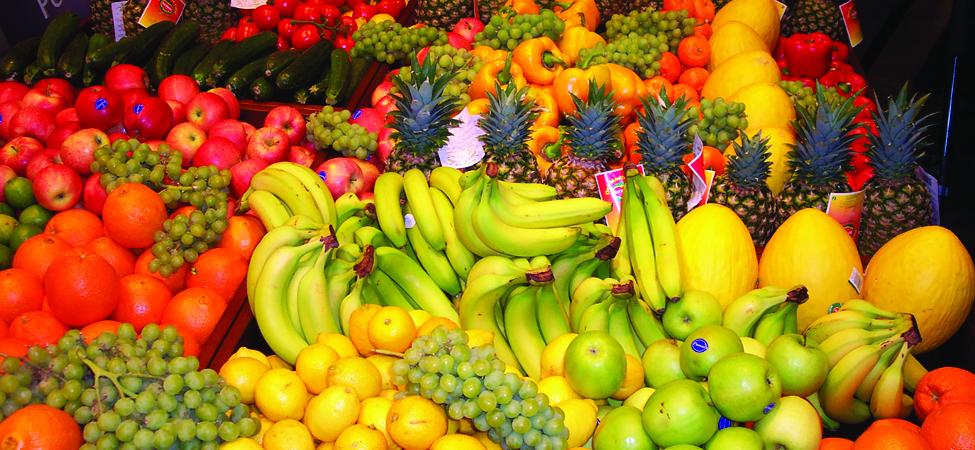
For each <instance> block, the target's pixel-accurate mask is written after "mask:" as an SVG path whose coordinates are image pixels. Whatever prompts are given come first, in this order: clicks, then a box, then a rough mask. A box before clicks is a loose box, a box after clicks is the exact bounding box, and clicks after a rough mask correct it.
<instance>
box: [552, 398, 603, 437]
mask: <svg viewBox="0 0 975 450" xmlns="http://www.w3.org/2000/svg"><path fill="white" fill-rule="evenodd" d="M594 406H595V404H594V403H591V402H587V401H586V399H574V400H566V401H564V402H562V403H561V404H560V405H559V408H562V412H564V413H565V427H566V428H568V429H569V439H568V441H569V447H579V446H581V445H583V444H585V443H586V441H588V440H589V438H590V437H592V433H593V432H594V431H596V412H597V411H598V408H594Z"/></svg>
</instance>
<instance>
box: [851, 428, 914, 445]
mask: <svg viewBox="0 0 975 450" xmlns="http://www.w3.org/2000/svg"><path fill="white" fill-rule="evenodd" d="M850 449H851V450H933V448H932V447H931V445H929V444H928V443H927V442H926V441H925V440H924V438H922V437H921V435H920V434H918V433H917V432H914V431H911V430H907V429H904V428H900V427H876V428H868V429H867V431H864V432H863V434H861V435H860V437H858V438H857V440H856V441H854V442H853V446H852V447H850Z"/></svg>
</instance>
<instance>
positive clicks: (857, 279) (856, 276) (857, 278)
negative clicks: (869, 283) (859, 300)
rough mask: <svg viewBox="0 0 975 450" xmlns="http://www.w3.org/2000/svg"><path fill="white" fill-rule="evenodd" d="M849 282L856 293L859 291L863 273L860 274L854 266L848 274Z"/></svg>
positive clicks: (861, 287) (861, 285) (861, 286)
mask: <svg viewBox="0 0 975 450" xmlns="http://www.w3.org/2000/svg"><path fill="white" fill-rule="evenodd" d="M849 282H850V285H851V286H853V289H856V291H857V294H859V293H860V289H863V275H860V271H859V270H857V268H856V267H854V268H853V273H851V274H850V279H849Z"/></svg>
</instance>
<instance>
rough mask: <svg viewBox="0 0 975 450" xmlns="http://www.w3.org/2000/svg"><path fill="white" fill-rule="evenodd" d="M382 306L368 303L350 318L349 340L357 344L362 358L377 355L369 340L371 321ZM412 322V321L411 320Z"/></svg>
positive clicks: (357, 309)
mask: <svg viewBox="0 0 975 450" xmlns="http://www.w3.org/2000/svg"><path fill="white" fill-rule="evenodd" d="M380 309H383V307H382V306H379V305H374V304H371V303H367V304H365V305H362V306H360V307H358V308H356V309H355V311H352V314H351V315H350V316H349V339H352V343H353V344H355V348H356V350H358V351H359V354H360V355H362V356H371V355H375V354H376V346H375V345H373V344H372V341H370V340H369V320H371V319H372V316H374V315H376V313H378V312H379V310H380ZM411 321H412V319H411Z"/></svg>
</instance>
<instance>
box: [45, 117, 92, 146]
mask: <svg viewBox="0 0 975 450" xmlns="http://www.w3.org/2000/svg"><path fill="white" fill-rule="evenodd" d="M82 128H84V127H83V126H81V124H80V123H78V122H65V123H62V124H61V125H58V126H56V127H54V131H51V134H49V135H47V140H46V141H44V144H45V145H46V146H47V148H53V149H55V150H60V149H61V144H62V143H64V140H65V139H67V138H68V136H71V135H72V134H75V133H77V132H78V131H81V129H82Z"/></svg>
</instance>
